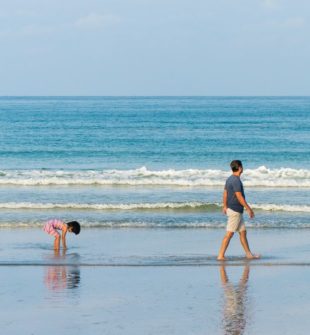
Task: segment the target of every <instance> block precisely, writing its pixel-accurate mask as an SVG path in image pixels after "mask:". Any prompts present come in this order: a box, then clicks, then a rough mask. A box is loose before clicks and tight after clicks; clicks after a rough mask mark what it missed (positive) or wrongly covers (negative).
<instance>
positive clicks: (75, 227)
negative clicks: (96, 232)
mask: <svg viewBox="0 0 310 335" xmlns="http://www.w3.org/2000/svg"><path fill="white" fill-rule="evenodd" d="M66 225H67V227H68V228H71V231H72V232H73V233H74V234H75V235H78V234H79V233H80V230H81V226H80V224H79V223H78V222H77V221H70V222H67V223H66Z"/></svg>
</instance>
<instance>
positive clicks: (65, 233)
mask: <svg viewBox="0 0 310 335" xmlns="http://www.w3.org/2000/svg"><path fill="white" fill-rule="evenodd" d="M67 231H68V227H67V226H66V225H64V227H63V228H62V247H63V249H67V244H66V235H67Z"/></svg>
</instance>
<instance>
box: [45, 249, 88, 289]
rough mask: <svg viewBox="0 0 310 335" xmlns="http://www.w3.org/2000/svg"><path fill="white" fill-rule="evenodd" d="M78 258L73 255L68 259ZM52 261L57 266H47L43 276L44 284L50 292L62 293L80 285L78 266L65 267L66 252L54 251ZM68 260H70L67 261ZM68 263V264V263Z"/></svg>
mask: <svg viewBox="0 0 310 335" xmlns="http://www.w3.org/2000/svg"><path fill="white" fill-rule="evenodd" d="M72 256H74V257H73V258H78V257H79V256H78V255H76V254H74V255H72V254H71V255H70V258H72ZM53 260H54V261H55V262H56V263H59V265H58V264H53V265H49V266H47V267H46V271H45V275H44V283H45V285H46V287H47V288H48V289H49V290H51V291H63V290H67V289H75V288H78V287H79V285H80V279H81V277H80V268H79V266H78V265H72V264H70V265H66V263H65V262H66V261H67V260H68V259H67V256H66V252H65V251H63V252H62V253H60V252H59V251H55V253H54V256H53ZM69 260H70V259H69ZM69 263H70V262H69Z"/></svg>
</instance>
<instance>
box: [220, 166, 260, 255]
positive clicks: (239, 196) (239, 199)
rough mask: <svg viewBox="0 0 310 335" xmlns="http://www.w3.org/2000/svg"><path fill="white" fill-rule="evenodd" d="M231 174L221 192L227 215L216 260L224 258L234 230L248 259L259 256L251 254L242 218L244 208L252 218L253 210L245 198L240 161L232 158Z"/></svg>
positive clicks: (224, 211)
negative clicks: (224, 233)
mask: <svg viewBox="0 0 310 335" xmlns="http://www.w3.org/2000/svg"><path fill="white" fill-rule="evenodd" d="M230 167H231V169H232V172H233V174H232V175H231V176H230V177H229V178H228V179H227V180H226V184H225V189H224V194H223V213H224V214H226V215H227V229H226V230H227V232H226V235H225V236H224V238H223V241H222V245H221V249H220V251H219V254H218V257H217V259H218V260H221V261H222V260H225V252H226V250H227V248H228V245H229V242H230V240H231V238H232V237H233V236H234V233H235V232H239V235H240V242H241V245H242V247H243V249H244V251H245V254H246V257H247V258H248V259H253V258H259V257H260V256H259V255H253V254H252V252H251V250H250V247H249V243H248V240H247V236H246V234H247V233H246V229H245V225H244V220H243V210H244V208H245V209H246V211H247V212H248V214H249V216H250V218H251V219H252V218H254V212H253V210H252V208H251V207H250V206H249V205H248V203H247V202H246V200H245V195H244V190H243V184H242V182H241V180H240V176H241V174H242V172H243V167H242V162H241V161H239V160H234V161H232V162H231V163H230Z"/></svg>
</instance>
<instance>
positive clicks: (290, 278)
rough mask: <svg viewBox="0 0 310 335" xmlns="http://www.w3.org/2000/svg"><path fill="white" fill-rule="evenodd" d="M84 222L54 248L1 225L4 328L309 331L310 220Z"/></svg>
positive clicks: (37, 236)
mask: <svg viewBox="0 0 310 335" xmlns="http://www.w3.org/2000/svg"><path fill="white" fill-rule="evenodd" d="M223 233H224V232H223V230H220V229H213V230H211V229H177V230H174V229H171V230H169V229H168V230H167V229H85V230H84V231H83V233H82V234H81V235H80V236H78V237H75V236H70V237H69V239H68V246H69V250H68V251H67V253H66V255H62V254H60V255H55V254H54V252H53V251H52V250H51V245H52V243H51V242H52V241H51V239H50V238H49V236H46V235H45V234H44V233H42V232H41V231H40V230H35V229H25V230H20V229H18V230H14V229H3V230H1V231H0V235H1V240H0V243H1V247H0V271H1V286H0V301H1V314H0V324H1V333H2V334H5V335H13V334H14V335H15V334H16V335H17V334H18V335H20V334H25V335H28V334H29V335H30V334H46V335H49V334H55V333H58V334H68V335H70V334H72V335H73V334H83V335H84V334H92V335H96V334H113V335H114V334H116V335H117V334H178V335H180V334H255V335H257V334H268V335H269V334H281V335H283V334H294V335H296V334H306V333H307V332H308V328H309V327H310V319H309V318H308V317H307V316H308V311H309V308H310V303H309V301H310V293H309V289H308V286H309V278H310V261H309V259H310V257H309V255H310V247H309V243H308V241H309V238H310V230H306V229H305V230H282V231H281V230H258V229H250V230H249V241H250V244H251V245H252V246H253V251H255V252H259V253H261V254H262V255H263V257H262V259H261V260H258V261H256V260H255V261H250V262H249V261H246V260H245V259H244V257H243V253H242V249H241V248H240V246H239V241H238V239H237V237H235V238H234V240H233V241H232V244H231V246H230V248H229V250H228V254H227V255H228V256H229V261H228V262H224V263H222V262H217V261H216V259H215V258H216V253H217V251H218V247H219V243H220V239H221V238H222V236H223Z"/></svg>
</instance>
